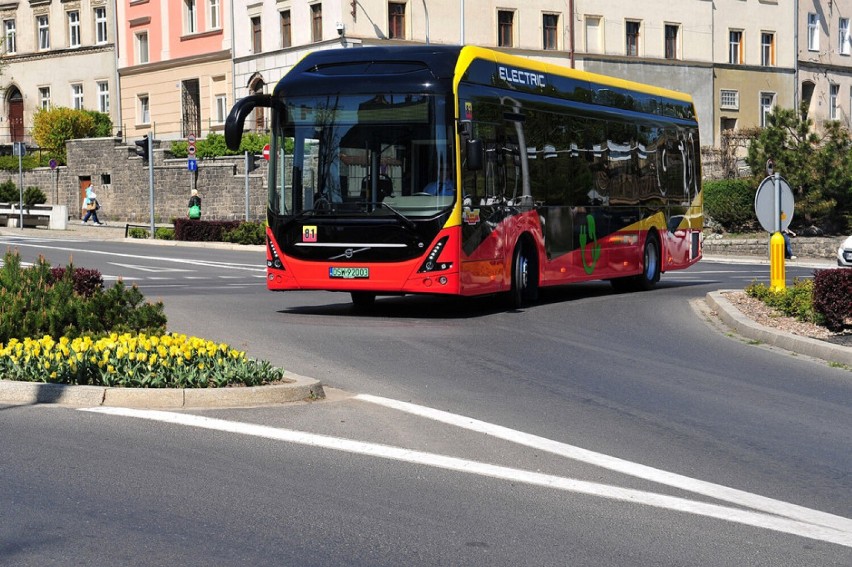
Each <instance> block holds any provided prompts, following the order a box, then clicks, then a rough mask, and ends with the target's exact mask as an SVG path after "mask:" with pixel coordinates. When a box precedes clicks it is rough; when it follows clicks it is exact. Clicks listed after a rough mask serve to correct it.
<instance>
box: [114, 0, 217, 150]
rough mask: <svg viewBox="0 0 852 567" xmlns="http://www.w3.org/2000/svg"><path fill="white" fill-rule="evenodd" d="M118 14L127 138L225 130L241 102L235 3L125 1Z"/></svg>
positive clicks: (176, 136) (181, 136)
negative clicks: (236, 80) (236, 97)
mask: <svg viewBox="0 0 852 567" xmlns="http://www.w3.org/2000/svg"><path fill="white" fill-rule="evenodd" d="M116 13H117V16H118V21H119V22H120V26H119V30H118V32H119V46H120V48H119V55H118V58H117V66H118V76H119V80H120V81H121V114H122V128H123V129H124V132H125V135H126V136H127V137H128V138H138V137H142V136H144V135H146V134H149V133H152V134H153V135H154V136H155V137H156V138H157V139H161V140H175V139H184V138H186V137H187V136H189V135H194V136H197V137H204V136H206V135H207V134H208V133H210V132H214V131H217V130H221V129H222V128H224V123H225V118H226V117H227V115H228V111H229V110H230V106H231V105H232V104H233V102H234V101H233V97H232V92H233V84H232V77H233V66H232V55H231V41H232V34H231V29H230V21H231V19H230V16H231V6H230V0H120V1H119V2H118V5H117V10H116Z"/></svg>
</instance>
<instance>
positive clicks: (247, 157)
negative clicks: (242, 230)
mask: <svg viewBox="0 0 852 567" xmlns="http://www.w3.org/2000/svg"><path fill="white" fill-rule="evenodd" d="M245 166H246V168H245V169H246V222H248V220H249V153H248V150H246V158H245Z"/></svg>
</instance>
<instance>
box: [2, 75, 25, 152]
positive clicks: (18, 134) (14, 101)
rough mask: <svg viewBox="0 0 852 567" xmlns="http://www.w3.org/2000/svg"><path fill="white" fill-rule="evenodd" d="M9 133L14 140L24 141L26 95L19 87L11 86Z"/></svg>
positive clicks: (8, 98) (8, 96) (9, 95)
mask: <svg viewBox="0 0 852 567" xmlns="http://www.w3.org/2000/svg"><path fill="white" fill-rule="evenodd" d="M6 100H7V101H8V104H9V117H8V119H9V134H10V135H11V137H12V141H13V142H23V141H24V97H23V96H22V95H21V91H19V90H18V87H9V94H8V95H7V98H6Z"/></svg>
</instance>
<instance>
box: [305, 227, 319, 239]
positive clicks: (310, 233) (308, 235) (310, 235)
mask: <svg viewBox="0 0 852 567" xmlns="http://www.w3.org/2000/svg"><path fill="white" fill-rule="evenodd" d="M316 241H317V227H316V226H314V225H305V226H303V227H302V242H316Z"/></svg>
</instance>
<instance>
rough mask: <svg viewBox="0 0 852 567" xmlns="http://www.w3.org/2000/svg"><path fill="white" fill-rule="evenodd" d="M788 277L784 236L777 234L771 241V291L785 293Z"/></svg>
mask: <svg viewBox="0 0 852 567" xmlns="http://www.w3.org/2000/svg"><path fill="white" fill-rule="evenodd" d="M786 288H787V276H786V274H785V273H784V236H783V235H782V234H781V233H780V232H776V233H775V234H773V235H772V238H770V239H769V289H771V290H772V291H784V290H785V289H786Z"/></svg>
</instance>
